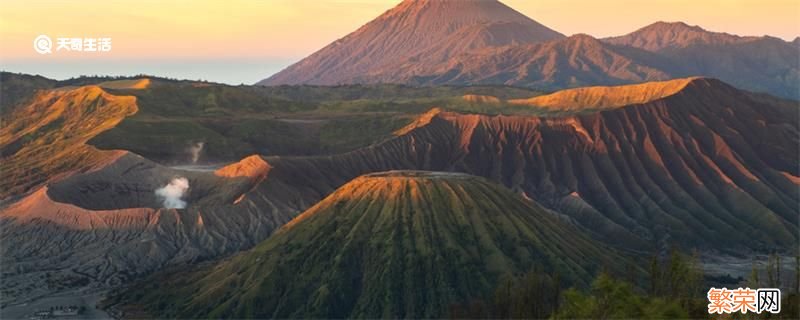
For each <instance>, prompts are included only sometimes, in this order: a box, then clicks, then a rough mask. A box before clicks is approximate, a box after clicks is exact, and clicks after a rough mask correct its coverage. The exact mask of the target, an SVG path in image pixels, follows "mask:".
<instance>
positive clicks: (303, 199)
mask: <svg viewBox="0 0 800 320" xmlns="http://www.w3.org/2000/svg"><path fill="white" fill-rule="evenodd" d="M681 84H682V85H683V87H681V88H680V90H677V91H675V90H674V86H675V83H674V82H666V83H662V84H661V86H669V87H673V88H671V91H670V92H672V91H674V92H672V94H668V95H666V96H663V97H654V99H653V100H651V101H647V102H642V103H636V104H633V105H628V106H621V107H615V108H613V109H611V110H606V111H602V112H595V113H590V114H586V115H576V116H566V117H553V118H540V117H526V116H495V117H491V116H481V115H467V114H457V113H449V112H443V111H441V110H433V111H431V112H430V113H428V114H427V115H425V116H422V117H420V118H419V119H418V120H417V121H416V122H415V123H413V124H412V125H410V126H409V127H407V128H405V129H403V130H400V131H398V132H397V134H398V136H397V137H396V138H394V139H391V140H388V141H386V142H383V143H380V144H376V145H374V146H371V147H369V148H364V149H360V150H357V151H353V152H350V153H346V154H341V155H336V156H331V157H299V158H298V157H288V158H287V157H268V158H265V160H266V161H267V162H268V163H269V164H270V165H271V166H272V169H271V171H270V176H269V178H268V179H266V180H265V181H264V183H262V184H261V185H260V186H259V187H258V188H256V190H262V191H257V192H261V194H265V195H269V194H270V193H271V191H274V192H280V194H281V195H282V196H281V199H283V200H284V201H286V203H287V204H288V205H289V206H293V207H295V208H297V209H298V210H302V209H304V208H305V207H306V206H308V205H310V204H312V203H315V202H316V201H318V200H320V199H322V198H323V197H324V196H325V195H327V194H328V193H330V192H331V191H332V190H334V189H335V188H337V187H338V186H340V185H342V184H344V183H346V182H347V181H350V180H351V179H353V178H355V177H357V176H359V175H362V174H365V173H369V172H375V171H385V170H393V169H422V170H433V171H457V172H465V173H470V174H474V175H478V176H483V177H487V178H489V179H491V180H493V181H496V182H499V183H502V184H503V185H505V186H506V187H508V188H510V189H512V190H514V191H515V192H518V193H521V194H525V195H526V196H528V197H530V198H532V199H535V200H536V201H538V202H540V203H542V204H543V205H544V206H546V207H548V208H550V209H553V210H555V211H557V212H560V213H562V214H565V215H567V216H568V217H570V219H572V220H573V221H574V222H575V223H577V224H579V225H581V226H583V227H585V228H586V229H588V230H590V231H591V232H592V233H593V234H595V235H596V236H598V237H599V238H601V239H604V240H606V241H609V242H611V243H616V244H618V245H622V246H625V247H628V248H629V249H635V250H653V249H654V248H661V247H667V246H671V245H678V246H683V247H687V248H698V249H710V250H723V251H724V250H740V249H741V248H749V249H750V250H758V249H761V250H768V249H769V248H784V249H786V248H793V247H796V245H797V234H798V233H797V231H798V225H797V219H796V213H797V210H798V204H799V202H798V201H800V199H798V197H797V194H796V193H795V192H793V191H792V190H796V188H797V186H798V184H799V183H800V179H798V172H797V167H796V163H797V162H798V127H797V122H796V121H795V120H796V119H797V118H798V107H797V103H796V102H791V101H784V100H779V99H774V98H768V97H764V96H761V95H756V94H751V93H748V92H744V91H740V90H738V89H735V88H733V87H731V86H729V85H727V84H725V83H722V82H721V81H718V80H713V79H705V78H695V79H687V80H683V81H682V82H681ZM656 86H658V85H653V86H650V87H647V88H645V89H647V90H644V91H642V92H641V93H640V94H642V95H646V94H650V93H649V90H658V91H662V92H663V90H660V89H659V88H655V87H656ZM617 89H618V90H622V92H627V93H628V94H631V93H632V92H633V91H631V89H630V88H629V87H624V86H623V87H620V88H617ZM661 89H663V88H661ZM598 90H602V91H603V92H606V93H607V92H608V91H609V89H608V88H600V89H598ZM583 93H585V94H587V95H586V96H589V97H591V96H595V95H594V94H592V93H591V92H590V91H583ZM556 95H562V94H558V93H557V94H556ZM569 96H574V95H572V94H570V95H569ZM610 96H614V95H613V94H612V95H610ZM544 99H545V100H554V99H550V98H546V97H545V98H544ZM634 100H635V99H634ZM624 101H631V100H630V98H625V100H624ZM606 102H607V103H609V104H610V105H618V104H617V103H615V101H606ZM569 107H571V106H570V105H566V106H565V108H569ZM551 108H552V106H551ZM278 190H280V191H278ZM256 197H260V196H259V195H256ZM733 243H735V244H736V245H735V246H732V244H733Z"/></svg>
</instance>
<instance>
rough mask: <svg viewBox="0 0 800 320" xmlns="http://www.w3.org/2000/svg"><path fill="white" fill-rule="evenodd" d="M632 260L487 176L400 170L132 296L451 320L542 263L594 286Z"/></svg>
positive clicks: (172, 304) (208, 310) (321, 313)
mask: <svg viewBox="0 0 800 320" xmlns="http://www.w3.org/2000/svg"><path fill="white" fill-rule="evenodd" d="M625 261H627V260H625V258H623V257H622V256H620V255H619V254H617V253H615V252H614V251H612V250H609V249H608V248H606V247H604V246H602V245H600V244H598V243H596V242H594V241H592V240H590V239H589V237H587V236H586V235H585V234H583V233H582V232H581V231H580V230H578V229H577V228H576V227H574V226H572V225H569V224H567V223H565V222H563V221H561V220H560V219H559V218H558V217H557V216H556V215H554V214H553V213H552V212H549V211H547V210H546V209H544V208H542V207H540V206H539V205H537V204H536V203H534V202H532V201H530V200H526V199H524V198H523V197H520V196H519V195H518V194H515V193H513V192H512V191H511V190H509V189H506V188H504V187H502V186H500V185H497V184H494V183H492V182H490V181H488V180H486V179H483V178H478V177H474V176H470V175H466V174H459V173H446V172H421V171H393V172H382V173H374V174H370V175H366V176H362V177H359V178H356V179H355V180H353V181H351V182H349V183H347V184H345V185H344V186H342V187H341V188H339V189H338V190H337V191H335V192H334V193H332V194H331V195H330V196H328V197H326V198H325V199H324V200H322V201H321V202H319V203H318V204H316V205H315V206H314V207H312V208H310V209H309V210H307V211H306V212H305V213H303V214H302V215H300V216H298V217H297V218H295V219H294V220H292V221H291V222H289V223H288V224H286V225H285V226H284V227H283V228H281V229H280V230H279V231H278V232H277V233H276V234H275V235H273V236H272V237H271V238H269V239H268V240H266V241H265V242H262V243H261V244H259V245H258V246H256V247H255V248H253V249H252V250H249V251H247V252H245V253H243V254H241V255H238V256H236V257H234V258H232V259H230V260H228V261H224V262H222V263H220V264H218V265H214V266H209V267H202V268H200V269H199V270H196V271H193V272H188V273H180V274H173V275H169V276H166V277H164V279H163V280H162V279H159V280H158V281H157V282H152V283H158V287H159V288H161V289H159V290H151V289H150V288H149V286H148V285H147V284H145V285H143V287H142V288H139V289H138V290H143V293H144V296H143V297H141V296H139V292H138V291H137V290H133V291H131V292H130V293H129V295H130V297H137V296H139V297H141V298H134V302H133V303H136V304H140V305H144V306H145V309H146V310H147V311H148V312H151V313H152V314H153V315H158V316H164V317H179V318H205V317H212V318H220V317H221V318H304V317H311V318H336V319H343V318H441V317H442V316H444V315H446V312H447V307H448V306H449V305H450V304H452V303H454V302H459V301H466V300H467V299H470V298H484V297H488V296H490V295H491V294H492V292H494V288H493V284H495V283H496V281H497V279H498V277H500V276H501V275H507V274H518V273H521V272H526V271H527V270H530V269H531V268H533V267H534V266H539V267H540V268H542V270H545V271H546V272H548V273H550V274H554V273H559V274H561V275H563V276H564V278H563V279H564V281H566V282H567V283H570V284H574V285H585V284H586V283H587V281H589V280H590V279H591V277H592V275H593V274H594V273H595V272H597V271H599V269H600V268H605V269H606V270H609V271H611V272H614V271H617V272H620V271H622V270H625V269H624V268H625V267H624V265H625ZM632 271H633V272H635V271H636V269H633V270H632ZM159 306H162V307H163V306H166V307H164V308H161V307H159Z"/></svg>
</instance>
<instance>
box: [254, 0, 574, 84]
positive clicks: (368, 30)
mask: <svg viewBox="0 0 800 320" xmlns="http://www.w3.org/2000/svg"><path fill="white" fill-rule="evenodd" d="M563 37H564V36H563V35H562V34H560V33H558V32H556V31H553V30H551V29H549V28H547V27H545V26H543V25H541V24H539V23H538V22H536V21H533V20H531V19H530V18H528V17H526V16H524V15H522V14H521V13H519V12H517V11H514V10H513V9H511V8H509V7H508V6H506V5H504V4H502V3H501V2H500V1H497V0H405V1H403V2H402V3H400V4H399V5H398V6H397V7H395V8H393V9H391V10H389V11H388V12H386V13H384V14H383V15H381V16H380V17H378V18H377V19H375V20H373V21H371V22H369V23H367V24H366V25H364V26H363V27H361V28H360V29H358V30H357V31H355V32H353V33H351V34H349V35H347V36H346V37H344V38H342V39H340V40H337V41H335V42H334V43H332V44H330V45H328V46H327V47H325V48H323V49H322V50H320V51H318V52H316V53H314V54H312V55H311V56H309V57H308V58H306V59H303V60H302V61H300V62H298V63H296V64H294V65H292V66H290V67H289V68H287V69H286V70H284V71H281V72H279V73H278V74H275V75H274V76H272V77H270V78H269V79H266V80H264V81H262V82H260V83H259V84H262V85H278V84H316V85H336V84H340V83H362V82H370V83H374V82H393V80H395V79H396V78H397V77H403V78H410V77H413V76H416V75H418V74H422V73H424V72H426V71H427V70H430V69H432V68H434V67H435V66H437V65H439V64H443V63H447V62H448V61H450V60H451V59H452V58H453V57H457V56H459V55H461V54H463V53H466V52H469V51H472V50H476V49H486V48H496V47H502V46H507V45H520V44H532V43H538V42H544V41H548V40H554V39H560V38H563ZM398 70H402V72H401V74H397V71H398Z"/></svg>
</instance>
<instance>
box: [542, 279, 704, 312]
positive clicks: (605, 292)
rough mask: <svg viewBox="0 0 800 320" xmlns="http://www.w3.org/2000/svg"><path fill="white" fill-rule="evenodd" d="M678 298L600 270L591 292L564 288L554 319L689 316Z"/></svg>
mask: <svg viewBox="0 0 800 320" xmlns="http://www.w3.org/2000/svg"><path fill="white" fill-rule="evenodd" d="M688 317H689V314H688V312H686V311H685V309H684V308H683V307H681V304H680V303H679V301H677V300H667V299H662V298H657V297H648V296H645V295H644V294H643V293H642V292H638V291H637V290H636V289H635V288H634V287H633V286H632V285H631V284H630V283H627V282H624V281H620V280H616V279H614V278H612V277H611V276H609V275H607V274H605V273H604V274H600V275H599V276H598V277H597V279H595V281H594V282H593V283H592V287H591V289H590V291H589V292H588V293H583V292H581V291H578V290H577V289H569V290H567V291H566V292H564V295H563V302H562V304H561V307H560V308H559V309H558V311H557V312H556V313H555V314H554V315H553V318H555V319H676V318H688Z"/></svg>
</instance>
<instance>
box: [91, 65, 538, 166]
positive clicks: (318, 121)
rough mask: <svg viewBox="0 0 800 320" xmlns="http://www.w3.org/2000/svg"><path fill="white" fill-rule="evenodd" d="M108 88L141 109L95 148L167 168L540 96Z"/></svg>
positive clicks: (313, 150) (338, 144) (346, 137)
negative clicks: (433, 111) (438, 109)
mask: <svg viewBox="0 0 800 320" xmlns="http://www.w3.org/2000/svg"><path fill="white" fill-rule="evenodd" d="M109 90H110V91H111V92H114V93H117V94H126V95H133V96H136V97H137V99H138V100H137V101H138V103H139V105H140V110H141V111H140V112H139V113H138V114H137V115H135V116H133V117H130V118H128V119H126V120H125V121H123V122H122V123H121V124H120V125H119V126H117V127H116V128H114V129H112V130H110V131H108V132H106V133H104V134H101V135H99V136H98V137H96V138H94V139H92V140H91V141H90V144H92V145H94V146H97V147H98V148H101V149H125V150H130V151H133V152H136V153H138V154H141V155H143V156H145V157H147V158H149V159H153V160H156V161H159V162H167V163H183V162H186V161H187V159H189V158H190V155H189V153H188V152H187V149H188V148H190V146H191V145H193V144H196V143H198V142H203V143H204V149H203V153H202V154H201V157H200V161H201V162H205V163H208V162H227V161H235V160H238V159H241V158H243V157H245V156H248V155H251V154H263V155H294V156H298V155H321V154H334V153H341V152H346V151H350V150H354V149H356V148H359V147H364V146H367V145H370V144H373V143H376V142H380V141H383V140H385V139H387V138H389V137H391V134H392V132H394V131H395V130H397V129H399V128H402V127H403V126H405V125H406V124H408V123H409V122H411V121H412V119H413V117H414V116H415V115H416V114H418V113H422V112H425V111H427V110H428V109H430V107H431V106H445V107H446V108H448V109H454V110H462V111H471V112H482V113H528V114H530V113H533V112H534V111H535V109H534V108H530V107H529V106H519V105H511V104H508V103H506V102H504V101H505V100H502V99H516V98H529V97H532V96H536V95H538V94H539V93H538V92H536V91H532V90H528V89H519V88H510V87H475V88H466V87H426V88H423V87H407V86H399V85H370V86H358V85H352V86H341V87H314V86H281V87H249V86H225V85H217V84H208V83H189V82H167V81H162V80H154V81H152V84H151V85H150V86H149V87H147V88H140V89H136V90H125V89H117V90H114V89H109ZM468 96H480V97H490V98H487V99H466V98H465V97H468ZM498 97H499V98H498Z"/></svg>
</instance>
